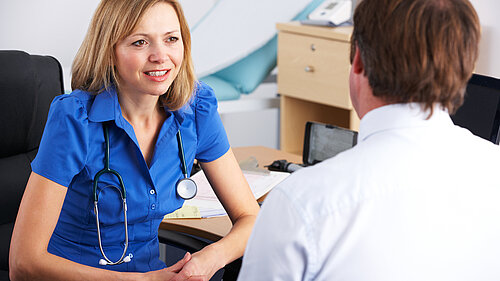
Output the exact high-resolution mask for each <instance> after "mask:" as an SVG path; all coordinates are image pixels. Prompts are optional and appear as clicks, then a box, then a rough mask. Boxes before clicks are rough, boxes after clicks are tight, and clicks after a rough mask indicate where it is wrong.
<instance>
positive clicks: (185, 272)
mask: <svg viewBox="0 0 500 281" xmlns="http://www.w3.org/2000/svg"><path fill="white" fill-rule="evenodd" d="M183 260H184V259H183ZM220 261H221V257H220V256H219V254H218V253H217V250H216V248H215V246H214V245H209V246H207V247H205V248H203V249H202V250H201V251H199V252H196V253H194V254H193V255H192V256H191V259H190V260H188V261H186V262H184V264H183V267H182V270H180V272H179V274H177V276H176V277H175V278H173V279H171V281H180V280H191V279H187V278H188V277H190V276H204V277H205V278H206V279H205V280H209V279H210V278H212V276H213V275H214V274H215V272H217V270H219V269H221V268H222V267H224V265H225V264H221V263H220ZM177 264H179V262H177V263H176V265H177Z"/></svg>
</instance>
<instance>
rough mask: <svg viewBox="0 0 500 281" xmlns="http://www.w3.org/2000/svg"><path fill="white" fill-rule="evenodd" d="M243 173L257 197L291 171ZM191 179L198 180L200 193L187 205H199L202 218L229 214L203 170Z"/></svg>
mask: <svg viewBox="0 0 500 281" xmlns="http://www.w3.org/2000/svg"><path fill="white" fill-rule="evenodd" d="M243 174H244V176H245V178H246V180H247V181H248V184H249V185H250V189H251V190H252V193H253V195H254V197H255V198H256V199H258V198H260V197H262V196H263V195H264V194H266V193H267V192H269V191H270V190H271V189H272V188H273V187H275V186H276V185H277V184H279V183H280V182H281V181H283V180H284V179H285V178H286V177H288V176H289V175H290V174H289V173H284V172H270V173H269V174H262V173H253V172H245V171H243ZM191 179H193V180H194V181H195V182H196V185H197V186H198V193H197V194H196V196H195V197H194V198H193V199H191V200H187V201H186V203H185V205H188V206H196V207H198V209H199V211H200V215H201V217H202V218H208V217H215V216H224V215H227V213H226V211H225V210H224V207H223V206H222V204H221V203H220V202H219V199H217V196H216V195H215V192H214V191H213V189H212V186H210V183H209V182H208V180H207V177H206V176H205V173H204V172H203V171H199V172H198V173H196V174H195V175H193V176H192V177H191Z"/></svg>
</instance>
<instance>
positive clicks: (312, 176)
mask: <svg viewBox="0 0 500 281" xmlns="http://www.w3.org/2000/svg"><path fill="white" fill-rule="evenodd" d="M427 117H428V114H427V113H424V112H422V111H421V109H420V106H419V105H418V104H395V105H388V106H384V107H381V108H377V109H375V110H372V111H370V112H369V113H367V114H366V115H365V116H364V118H363V119H362V120H361V123H360V131H359V136H358V144H357V145H356V146H355V147H354V148H352V149H350V150H348V151H345V152H343V153H341V154H339V155H337V156H336V157H333V158H331V159H328V160H326V161H323V162H322V163H320V164H317V165H315V166H313V167H310V168H305V169H302V170H299V171H298V172H296V173H294V174H292V175H291V176H290V177H288V178H287V179H286V180H285V181H284V182H282V183H281V184H280V185H279V186H277V187H276V188H274V190H273V191H272V192H271V193H270V195H269V196H268V197H267V199H266V200H265V203H264V205H263V207H262V210H261V212H260V214H259V216H258V218H257V222H256V225H255V229H254V231H253V233H252V235H251V237H250V240H249V243H248V245H247V249H246V252H245V255H244V258H243V266H242V268H241V271H240V275H239V279H238V280H239V281H246V280H252V281H255V280H283V281H293V280H349V281H356V280H370V281H379V280H384V281H391V280H394V281H395V280H398V281H400V280H426V281H428V280H436V281H438V280H439V281H447V280H449V281H452V280H453V281H456V280H500V148H499V147H498V146H497V145H494V144H492V143H490V142H488V141H486V140H483V139H480V138H478V137H476V136H474V135H472V134H471V133H470V132H469V131H467V130H465V129H462V128H460V127H457V126H454V125H453V123H452V121H451V119H450V117H449V115H448V114H447V112H446V111H443V110H440V109H438V108H436V109H435V110H434V114H433V115H432V117H431V118H429V119H427Z"/></svg>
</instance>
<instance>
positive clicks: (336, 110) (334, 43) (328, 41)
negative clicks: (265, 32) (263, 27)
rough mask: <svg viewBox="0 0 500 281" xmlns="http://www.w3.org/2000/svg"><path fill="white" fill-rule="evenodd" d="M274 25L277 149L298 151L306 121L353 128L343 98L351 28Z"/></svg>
mask: <svg viewBox="0 0 500 281" xmlns="http://www.w3.org/2000/svg"><path fill="white" fill-rule="evenodd" d="M277 28H278V31H279V33H278V93H280V95H281V105H280V110H281V113H280V127H281V128H280V130H281V131H280V142H281V147H280V149H281V150H284V151H286V152H289V153H294V154H299V155H301V154H302V148H303V143H304V131H305V124H306V122H307V121H316V122H322V123H328V124H332V125H337V126H341V127H344V128H349V129H352V130H358V127H359V119H358V117H357V115H356V112H355V111H354V109H353V107H352V104H351V100H350V98H349V69H350V63H349V52H350V42H349V41H350V36H351V33H352V27H337V28H330V27H318V26H306V25H301V24H300V23H298V22H290V23H279V24H277Z"/></svg>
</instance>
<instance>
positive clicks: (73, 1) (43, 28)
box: [0, 0, 216, 90]
mask: <svg viewBox="0 0 500 281" xmlns="http://www.w3.org/2000/svg"><path fill="white" fill-rule="evenodd" d="M215 1H216V0H180V2H181V3H182V5H183V8H184V10H185V14H186V18H187V19H188V23H189V24H190V25H192V24H194V23H196V22H197V21H198V20H199V19H200V18H201V17H202V16H203V15H204V13H205V12H206V11H207V10H208V9H209V8H210V7H212V5H213V4H214V3H215ZM99 2H100V0H22V1H17V0H16V1H10V0H0V38H1V39H0V50H12V49H15V50H23V51H26V52H28V53H30V54H39V55H51V56H54V57H56V58H57V59H58V60H59V62H60V63H61V64H62V66H63V71H64V84H65V89H67V90H69V89H71V86H70V84H71V76H70V69H71V64H72V62H73V58H74V57H75V55H76V52H77V51H78V48H79V47H80V44H81V43H82V41H83V38H84V37H85V34H86V32H87V28H88V25H89V23H90V19H91V18H92V15H93V13H94V10H95V9H96V7H97V5H98V4H99Z"/></svg>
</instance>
